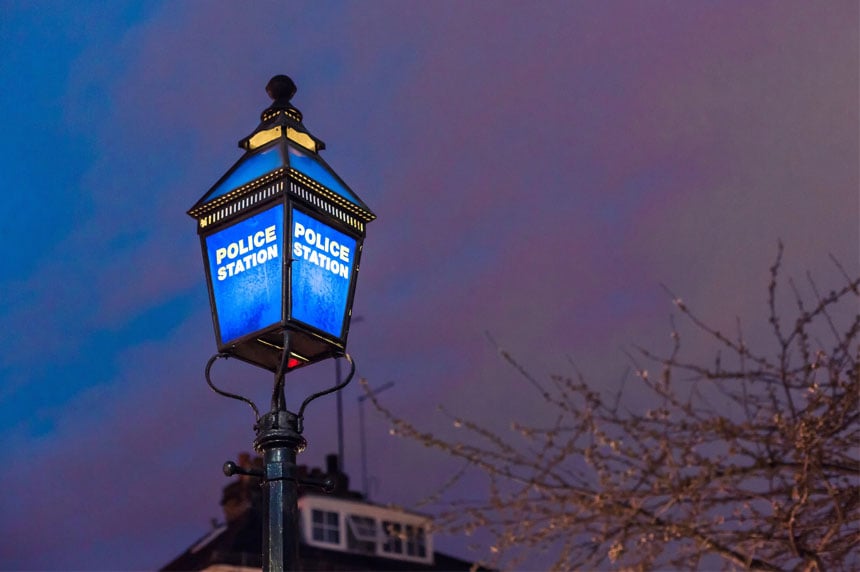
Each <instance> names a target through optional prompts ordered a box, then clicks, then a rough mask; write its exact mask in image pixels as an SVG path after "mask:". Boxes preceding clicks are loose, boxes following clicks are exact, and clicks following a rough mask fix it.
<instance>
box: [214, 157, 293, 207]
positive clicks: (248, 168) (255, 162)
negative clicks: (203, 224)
mask: <svg viewBox="0 0 860 572" xmlns="http://www.w3.org/2000/svg"><path fill="white" fill-rule="evenodd" d="M283 166H284V160H283V157H282V156H281V149H280V146H279V145H274V146H272V147H270V148H269V149H267V150H265V151H263V152H261V153H254V154H252V155H248V156H246V157H243V158H242V159H240V160H239V162H238V163H236V166H235V168H234V170H233V172H232V173H230V175H229V176H228V177H227V178H226V179H224V180H223V181H222V182H221V183H220V184H219V185H218V186H216V187H215V188H214V189H212V190H211V191H209V193H208V194H207V195H206V196H205V197H203V199H202V201H203V202H208V201H210V200H212V199H214V198H217V197H220V196H221V195H226V194H227V193H229V192H230V191H232V190H233V189H237V188H239V187H241V186H242V185H247V184H248V183H250V182H251V181H253V180H255V179H259V178H260V177H262V176H263V175H266V174H268V173H271V172H272V171H274V170H275V169H277V168H279V167H283Z"/></svg>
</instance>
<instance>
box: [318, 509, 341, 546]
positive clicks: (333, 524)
mask: <svg viewBox="0 0 860 572" xmlns="http://www.w3.org/2000/svg"><path fill="white" fill-rule="evenodd" d="M311 521H312V522H313V524H312V531H311V534H312V537H313V539H314V540H316V541H318V542H326V543H329V544H340V523H339V515H338V513H336V512H329V511H322V510H318V509H314V510H312V511H311Z"/></svg>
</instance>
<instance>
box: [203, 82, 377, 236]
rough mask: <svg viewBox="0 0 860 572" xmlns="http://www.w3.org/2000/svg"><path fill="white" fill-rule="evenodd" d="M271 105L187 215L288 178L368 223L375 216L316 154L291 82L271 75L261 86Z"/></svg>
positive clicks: (318, 148)
mask: <svg viewBox="0 0 860 572" xmlns="http://www.w3.org/2000/svg"><path fill="white" fill-rule="evenodd" d="M266 92H267V93H268V94H269V96H270V97H271V98H272V100H273V101H272V104H271V105H270V106H269V107H268V108H266V109H265V110H263V112H262V114H261V115H260V124H259V125H258V126H257V128H256V129H255V130H254V132H253V133H251V134H250V135H248V136H247V137H245V138H244V139H242V140H241V141H239V147H241V148H242V149H244V150H245V154H244V155H243V156H242V157H241V158H240V159H239V160H238V161H237V162H236V163H235V164H234V165H233V166H232V167H231V168H230V169H229V170H228V171H227V172H226V173H225V174H224V176H223V177H221V179H219V180H218V182H217V183H215V185H213V186H212V188H210V189H209V191H207V192H206V194H205V195H203V197H202V198H201V199H200V200H199V201H197V203H195V205H194V206H193V207H192V208H191V209H190V210H189V211H188V214H190V215H191V216H195V217H197V216H199V215H201V214H202V213H204V212H205V211H206V210H207V208H206V207H207V206H209V205H211V204H215V203H223V202H224V201H225V200H230V198H231V196H232V195H240V194H244V193H245V192H247V191H248V190H250V189H253V188H256V187H257V186H260V185H263V184H266V183H267V182H269V181H271V180H273V179H276V178H280V177H285V176H287V177H289V178H291V179H293V180H295V181H296V182H298V183H299V184H302V185H304V186H307V187H310V188H311V190H313V191H316V192H319V193H320V194H322V195H323V196H325V197H326V198H327V199H329V200H331V201H333V202H334V203H336V204H338V205H339V206H341V207H343V208H346V209H347V210H349V211H350V212H352V213H353V214H355V215H358V216H359V217H360V218H361V219H363V220H364V222H370V221H371V220H373V219H375V218H376V215H374V214H373V212H372V211H371V210H370V208H369V207H368V206H367V205H366V204H365V203H364V201H362V200H361V199H360V198H359V197H358V195H356V194H355V192H354V191H353V190H352V189H350V188H349V186H348V185H347V184H346V183H345V182H344V181H343V179H341V178H340V177H339V176H338V175H337V173H335V172H334V170H333V169H332V168H331V167H330V166H329V165H328V163H326V162H325V160H323V158H322V157H321V156H320V155H319V152H320V151H321V150H323V149H325V143H324V142H323V141H322V140H320V139H318V138H317V137H314V136H313V135H312V134H311V133H310V132H309V131H308V129H307V128H306V127H305V126H304V124H303V123H302V114H301V112H300V111H299V110H298V109H296V108H295V107H294V106H293V105H292V104H291V103H290V99H291V98H292V96H293V95H294V94H295V92H296V87H295V84H294V83H293V81H292V80H291V79H290V78H289V77H287V76H285V75H278V76H275V77H273V78H272V79H271V80H270V81H269V84H268V85H267V86H266Z"/></svg>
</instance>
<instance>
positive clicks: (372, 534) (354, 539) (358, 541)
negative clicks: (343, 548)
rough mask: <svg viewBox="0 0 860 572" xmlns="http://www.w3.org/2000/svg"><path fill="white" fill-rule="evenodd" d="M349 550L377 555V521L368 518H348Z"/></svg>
mask: <svg viewBox="0 0 860 572" xmlns="http://www.w3.org/2000/svg"><path fill="white" fill-rule="evenodd" d="M347 524H348V529H349V530H348V534H347V549H349V550H351V551H354V552H360V553H362V554H376V541H377V535H376V520H375V519H373V518H371V517H367V516H355V515H350V516H348V517H347Z"/></svg>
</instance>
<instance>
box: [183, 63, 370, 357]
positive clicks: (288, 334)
mask: <svg viewBox="0 0 860 572" xmlns="http://www.w3.org/2000/svg"><path fill="white" fill-rule="evenodd" d="M266 91H267V93H268V94H269V96H270V97H271V98H272V100H273V101H272V104H271V105H270V106H269V107H268V108H266V109H265V110H264V111H263V113H262V115H261V122H260V124H259V126H258V127H257V128H256V129H255V130H254V132H253V133H251V134H250V135H249V136H247V137H245V138H244V139H242V140H241V141H239V147H240V148H242V149H243V150H244V154H243V155H242V157H241V158H239V160H238V161H237V162H236V164H234V165H233V166H232V167H231V168H230V169H229V170H228V171H227V172H226V173H225V174H224V176H222V177H221V178H220V179H219V180H218V182H217V183H215V185H213V186H212V188H211V189H209V191H208V192H207V193H206V194H205V195H203V197H202V198H201V199H200V200H199V201H197V203H196V204H195V205H194V206H193V207H192V208H191V209H190V210H189V211H188V214H189V215H190V216H192V217H193V218H194V219H196V221H197V231H198V234H199V235H200V243H201V246H202V249H203V262H204V265H205V267H206V282H207V285H208V289H209V299H210V304H211V307H212V319H213V322H214V325H215V337H216V341H217V344H218V350H219V352H222V353H224V354H227V355H230V356H232V357H235V358H237V359H240V360H243V361H245V362H248V363H251V364H254V365H256V366H259V367H262V368H265V369H268V370H270V371H273V372H276V371H279V370H280V368H282V366H283V364H282V361H283V360H286V366H287V368H288V369H293V368H296V367H300V366H302V365H306V364H310V363H314V362H317V361H320V360H323V359H326V358H329V357H333V356H339V355H342V354H343V353H344V352H345V348H346V342H347V336H348V334H349V322H350V316H351V314H352V302H353V297H354V295H355V285H356V278H357V276H358V268H359V263H360V259H361V249H362V243H363V241H364V237H365V225H366V224H367V223H369V222H370V221H372V220H373V219H375V218H376V216H375V215H374V214H373V213H372V212H371V210H370V209H369V208H368V207H367V205H366V204H365V203H364V202H363V201H362V200H361V199H360V198H359V197H358V195H356V194H355V192H353V190H352V189H350V188H349V186H347V184H346V183H345V182H344V181H343V179H341V178H340V177H339V176H338V175H337V173H335V172H334V170H333V169H332V168H331V167H330V166H329V165H328V164H327V163H326V162H325V161H324V160H323V158H322V157H321V156H320V152H321V151H322V150H323V149H324V148H325V144H324V143H323V142H322V141H321V140H319V139H318V138H316V137H314V136H313V135H312V134H311V133H310V132H309V131H308V130H307V128H306V127H305V126H304V124H303V123H302V114H301V113H300V112H299V110H298V109H296V108H295V107H294V106H293V105H292V104H291V103H290V99H291V98H292V97H293V95H295V92H296V86H295V84H294V83H293V81H292V80H291V79H290V78H289V77H287V76H284V75H280V76H275V77H274V78H272V80H271V81H270V82H269V84H268V85H267V86H266ZM285 348H287V352H286V355H284V349H285Z"/></svg>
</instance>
